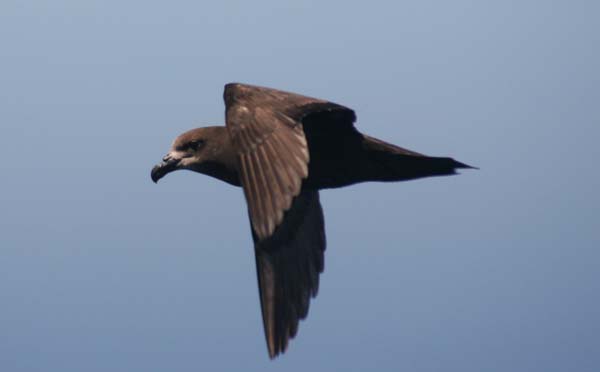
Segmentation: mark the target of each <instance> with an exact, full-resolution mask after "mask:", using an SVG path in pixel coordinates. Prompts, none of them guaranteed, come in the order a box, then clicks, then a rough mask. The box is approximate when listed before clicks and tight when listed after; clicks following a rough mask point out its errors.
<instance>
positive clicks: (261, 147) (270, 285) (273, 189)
mask: <svg viewBox="0 0 600 372" xmlns="http://www.w3.org/2000/svg"><path fill="white" fill-rule="evenodd" d="M224 99H225V105H226V125H227V129H228V131H229V134H230V137H231V140H232V143H233V145H234V146H235V148H236V152H237V157H238V169H239V173H240V180H241V183H242V187H243V189H244V194H245V196H246V201H247V204H248V214H249V216H250V223H251V227H252V235H253V238H254V246H255V253H256V266H257V274H258V282H259V291H260V301H261V308H262V316H263V324H264V327H265V336H266V339H267V346H268V349H269V356H270V357H271V358H273V357H275V356H276V355H277V354H279V353H281V352H283V351H285V349H286V347H287V344H288V340H289V339H290V338H292V337H294V335H295V334H296V331H297V328H298V321H299V320H300V319H303V318H304V317H306V314H307V312H308V305H309V300H310V298H311V297H312V296H315V295H316V293H317V288H318V281H319V273H321V272H322V271H323V251H324V250H325V232H324V224H323V213H322V210H321V205H320V203H319V195H318V193H317V192H316V191H310V190H303V189H302V186H303V181H304V180H305V179H306V178H307V177H308V164H309V161H310V158H309V149H308V144H307V141H306V137H305V135H304V130H303V126H302V119H303V118H304V117H305V116H306V115H308V114H310V113H313V112H316V111H319V110H329V109H333V108H337V107H338V106H337V105H335V104H332V103H328V102H326V101H321V100H317V99H313V98H309V97H304V96H300V95H296V94H292V93H286V92H281V91H277V90H273V89H268V88H260V87H254V86H249V85H243V84H228V85H226V86H225V93H224Z"/></svg>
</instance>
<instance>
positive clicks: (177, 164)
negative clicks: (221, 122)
mask: <svg viewBox="0 0 600 372" xmlns="http://www.w3.org/2000/svg"><path fill="white" fill-rule="evenodd" d="M234 164H235V157H234V156H233V149H232V147H231V143H230V141H229V133H228V132H227V128H225V127H222V126H221V127H205V128H196V129H192V130H190V131H187V132H185V133H183V134H181V135H180V136H179V137H177V138H176V139H175V141H173V144H172V145H171V149H170V150H169V152H168V153H167V155H165V156H164V157H163V159H162V161H161V162H160V163H158V164H157V165H155V166H154V168H152V172H151V177H152V181H154V182H158V180H160V179H161V178H163V177H164V176H165V175H167V174H168V173H171V172H173V171H176V170H179V169H188V170H192V171H195V172H199V173H204V174H208V175H210V176H213V177H216V178H219V179H221V180H224V181H226V182H229V183H232V182H231V181H230V180H229V179H228V178H231V177H232V175H231V174H229V173H231V172H232V171H234V170H233V169H234V168H235V165H234Z"/></svg>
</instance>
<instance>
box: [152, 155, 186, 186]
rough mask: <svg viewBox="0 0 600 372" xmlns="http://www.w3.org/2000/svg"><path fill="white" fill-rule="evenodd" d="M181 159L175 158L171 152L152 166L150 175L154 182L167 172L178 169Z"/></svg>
mask: <svg viewBox="0 0 600 372" xmlns="http://www.w3.org/2000/svg"><path fill="white" fill-rule="evenodd" d="M179 161H180V159H175V158H173V157H171V155H170V154H167V155H165V157H164V158H163V160H162V161H161V162H160V163H158V164H156V165H155V166H154V168H152V172H151V173H150V177H151V178H152V181H154V183H156V182H158V180H160V179H161V178H163V177H164V176H165V175H166V174H168V173H171V172H173V171H174V170H177V169H178V165H179Z"/></svg>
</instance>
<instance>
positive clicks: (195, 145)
mask: <svg viewBox="0 0 600 372" xmlns="http://www.w3.org/2000/svg"><path fill="white" fill-rule="evenodd" d="M203 144H204V141H203V140H196V141H193V142H190V144H189V149H190V150H194V151H196V150H198V149H199V148H200V146H202V145H203Z"/></svg>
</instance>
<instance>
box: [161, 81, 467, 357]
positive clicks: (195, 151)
mask: <svg viewBox="0 0 600 372" xmlns="http://www.w3.org/2000/svg"><path fill="white" fill-rule="evenodd" d="M223 96H224V97H223V98H224V100H225V108H226V110H225V126H213V127H204V128H196V129H192V130H190V131H188V132H185V133H183V134H181V135H180V136H179V137H177V138H176V139H175V141H174V142H173V145H172V146H171V149H170V150H169V152H168V154H167V155H166V156H165V157H164V158H163V159H162V162H160V163H159V164H157V165H156V166H155V167H154V168H153V169H152V173H151V177H152V180H153V181H154V182H158V180H159V179H161V178H162V177H164V176H165V175H166V174H167V173H170V172H173V171H175V170H179V169H188V170H191V171H195V172H198V173H203V174H206V175H209V176H211V177H214V178H217V179H219V180H221V181H224V182H227V183H229V184H231V185H234V186H241V187H242V189H243V191H244V195H245V198H246V202H247V206H248V215H249V218H250V225H251V231H252V239H253V241H254V253H255V257H256V271H257V277H258V289H259V297H260V305H261V312H262V319H263V326H264V332H265V337H266V341H267V349H268V353H269V357H270V358H274V357H276V356H277V355H278V354H280V353H283V352H285V350H286V348H287V346H288V342H289V340H290V339H291V338H293V337H294V336H295V335H296V332H297V331H298V321H299V320H301V319H304V318H305V317H306V316H307V314H308V307H309V302H310V299H311V297H315V296H316V295H317V290H318V287H319V275H320V273H322V272H323V268H324V257H323V253H324V251H325V245H326V243H325V229H324V219H323V211H322V209H321V204H320V202H319V190H321V189H327V188H337V187H343V186H348V185H352V184H355V183H359V182H367V181H383V182H388V181H406V180H412V179H416V178H423V177H431V176H444V175H451V174H455V173H456V169H458V168H472V167H470V166H468V165H466V164H463V163H460V162H458V161H455V160H454V159H452V158H448V157H430V156H425V155H423V154H420V153H417V152H414V151H411V150H407V149H404V148H401V147H398V146H396V145H392V144H390V143H386V142H384V141H381V140H379V139H376V138H373V137H370V136H368V135H366V134H363V133H360V132H359V131H358V130H357V129H356V128H355V126H354V122H355V121H356V115H355V114H354V111H353V110H351V109H349V108H347V107H344V106H341V105H338V104H335V103H332V102H328V101H324V100H320V99H315V98H310V97H306V96H302V95H299V94H294V93H288V92H283V91H280V90H275V89H270V88H264V87H257V86H252V85H246V84H239V83H231V84H227V85H225V92H224V95H223Z"/></svg>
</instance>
